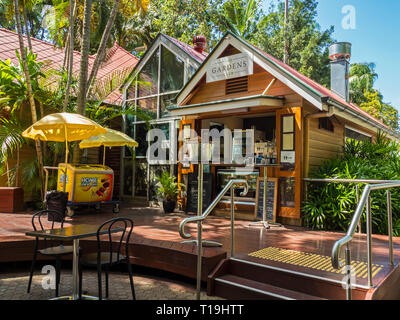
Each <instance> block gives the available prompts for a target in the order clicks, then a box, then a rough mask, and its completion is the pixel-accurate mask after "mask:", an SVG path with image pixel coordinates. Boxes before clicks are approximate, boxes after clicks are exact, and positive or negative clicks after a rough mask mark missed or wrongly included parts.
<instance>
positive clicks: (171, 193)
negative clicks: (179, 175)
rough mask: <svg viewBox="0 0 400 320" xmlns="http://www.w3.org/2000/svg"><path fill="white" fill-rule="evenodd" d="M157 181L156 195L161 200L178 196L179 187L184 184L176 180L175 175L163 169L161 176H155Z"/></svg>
mask: <svg viewBox="0 0 400 320" xmlns="http://www.w3.org/2000/svg"><path fill="white" fill-rule="evenodd" d="M156 179H157V181H158V183H157V185H156V186H157V187H158V189H157V196H158V197H160V198H161V199H163V200H166V201H170V200H176V199H177V197H178V192H179V187H180V188H184V187H185V185H183V184H181V183H178V182H176V177H175V176H173V175H171V174H170V173H169V172H167V171H164V172H163V173H161V176H159V177H156Z"/></svg>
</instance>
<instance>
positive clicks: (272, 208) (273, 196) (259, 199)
mask: <svg viewBox="0 0 400 320" xmlns="http://www.w3.org/2000/svg"><path fill="white" fill-rule="evenodd" d="M277 199H278V178H268V182H267V199H266V208H267V210H266V218H265V219H263V212H264V211H263V210H264V205H263V202H264V179H263V178H257V191H256V207H255V216H256V218H257V219H259V220H265V221H273V222H275V221H276V211H277Z"/></svg>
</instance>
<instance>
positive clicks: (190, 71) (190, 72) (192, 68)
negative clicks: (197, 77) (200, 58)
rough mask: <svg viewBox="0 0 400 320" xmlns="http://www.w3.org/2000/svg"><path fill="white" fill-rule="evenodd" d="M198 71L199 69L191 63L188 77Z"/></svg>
mask: <svg viewBox="0 0 400 320" xmlns="http://www.w3.org/2000/svg"><path fill="white" fill-rule="evenodd" d="M196 71H197V69H196V68H195V67H193V66H192V65H191V64H189V68H188V79H190V78H191V77H192V76H193V75H194V74H195V73H196Z"/></svg>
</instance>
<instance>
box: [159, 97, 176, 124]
mask: <svg viewBox="0 0 400 320" xmlns="http://www.w3.org/2000/svg"><path fill="white" fill-rule="evenodd" d="M160 105H161V117H162V118H163V117H167V116H168V115H169V111H168V108H169V107H172V106H176V93H173V94H166V95H163V96H161V97H160Z"/></svg>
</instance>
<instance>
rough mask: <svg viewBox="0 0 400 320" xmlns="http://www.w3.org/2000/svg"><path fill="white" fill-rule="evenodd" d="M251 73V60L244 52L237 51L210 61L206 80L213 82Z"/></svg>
mask: <svg viewBox="0 0 400 320" xmlns="http://www.w3.org/2000/svg"><path fill="white" fill-rule="evenodd" d="M250 74H253V60H252V59H251V58H250V56H249V55H248V54H246V53H238V54H234V55H232V56H228V57H223V58H219V59H216V60H214V61H212V62H210V65H209V66H208V68H207V82H214V81H220V80H226V79H232V78H238V77H244V76H248V75H250Z"/></svg>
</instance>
